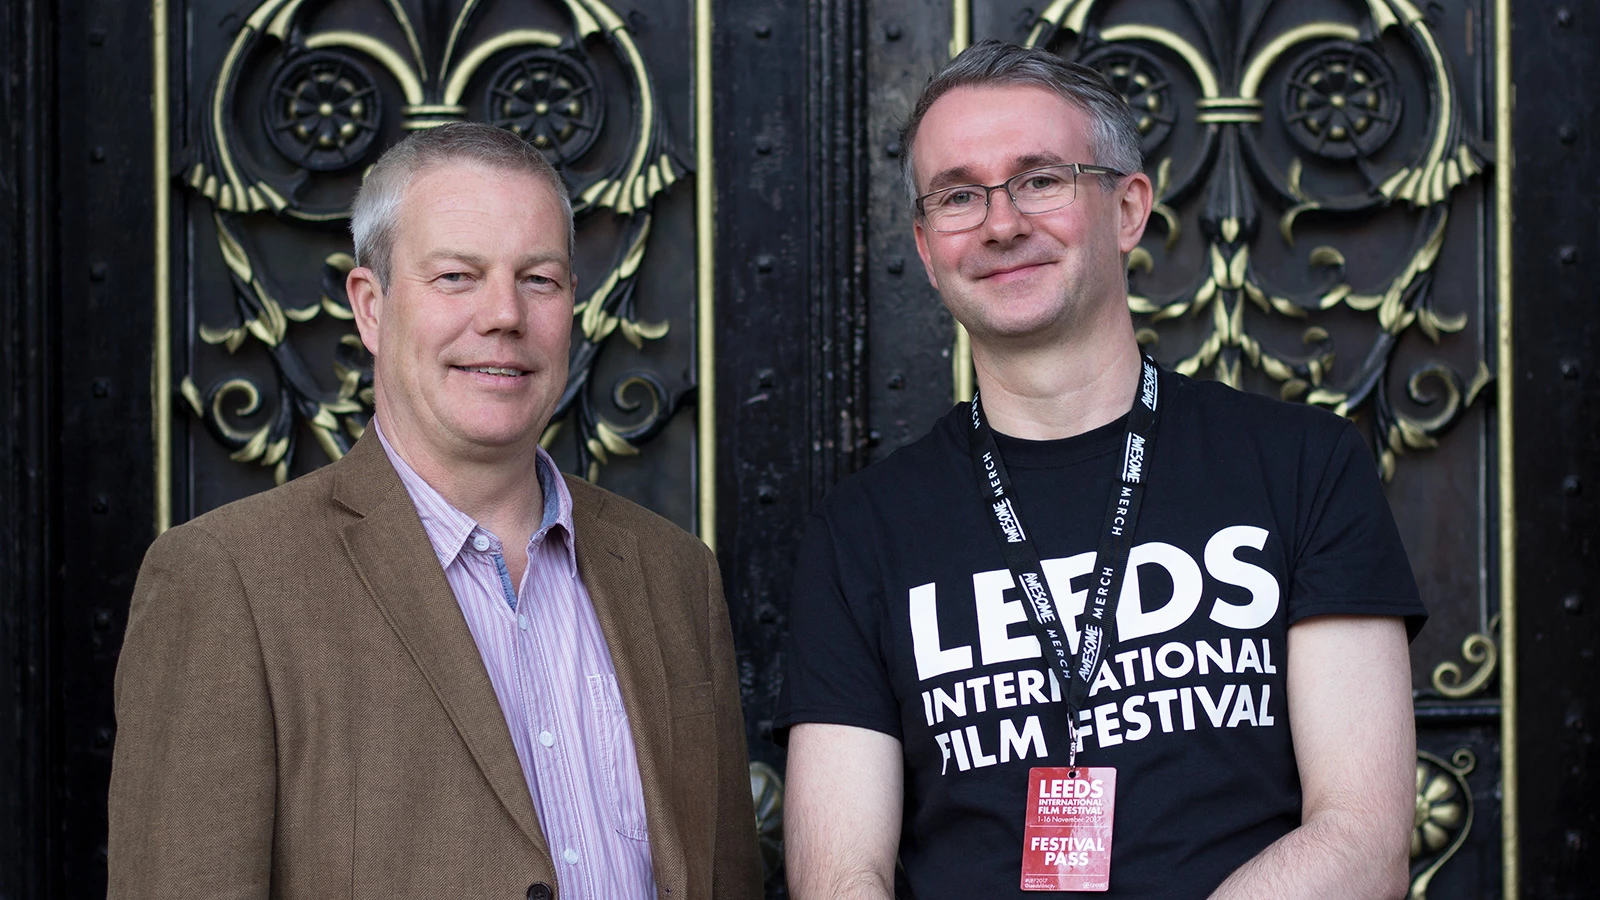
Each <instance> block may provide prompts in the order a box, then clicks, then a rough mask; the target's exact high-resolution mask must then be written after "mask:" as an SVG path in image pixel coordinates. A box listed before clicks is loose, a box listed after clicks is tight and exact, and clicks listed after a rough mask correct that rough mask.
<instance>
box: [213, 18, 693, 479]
mask: <svg viewBox="0 0 1600 900" xmlns="http://www.w3.org/2000/svg"><path fill="white" fill-rule="evenodd" d="M549 2H550V5H551V6H552V9H554V10H556V11H559V12H561V13H564V14H565V17H566V19H567V21H568V23H569V25H570V31H569V32H568V33H565V34H562V33H557V32H556V31H551V30H547V29H543V28H532V27H517V28H509V29H502V30H500V31H498V32H495V33H480V32H483V31H484V29H482V28H479V27H478V23H480V22H482V21H484V17H485V12H486V10H487V8H488V7H490V6H492V5H493V3H494V0H469V2H466V3H464V4H463V5H462V6H461V7H460V9H459V11H458V12H457V14H456V16H455V19H454V21H453V22H452V23H451V24H450V26H449V31H448V35H449V36H448V40H447V41H445V42H444V43H443V50H442V52H439V55H438V58H437V59H430V58H429V56H428V55H427V53H425V52H424V49H423V48H424V47H425V46H432V47H437V46H438V42H432V43H430V42H428V41H424V40H422V39H421V37H419V34H418V31H417V29H416V27H415V26H414V25H413V23H412V21H411V18H410V16H409V14H408V13H407V11H406V6H405V5H404V4H402V3H400V2H399V0H387V2H386V3H385V5H384V10H385V13H384V14H386V15H388V16H389V17H390V18H391V19H392V22H393V24H394V25H395V26H397V28H398V31H399V34H400V35H401V36H402V37H403V40H402V41H401V42H400V43H398V44H394V43H390V42H389V40H388V39H386V38H384V37H379V36H377V35H375V34H369V33H366V32H364V31H360V30H352V29H350V28H342V29H331V30H319V28H318V23H319V22H320V21H323V18H322V13H323V12H324V11H325V9H324V7H327V6H329V5H330V4H328V3H321V4H310V3H307V2H305V0H262V2H260V3H259V4H258V5H257V6H256V7H255V8H254V9H253V10H252V11H251V12H250V13H249V14H248V15H247V16H246V17H245V19H244V24H243V25H242V26H241V27H240V28H239V30H238V32H237V33H236V34H235V35H234V36H233V40H232V43H231V45H230V47H229V49H228V52H227V53H226V55H225V56H224V58H223V61H222V63H221V65H220V67H219V69H218V71H217V73H216V76H215V79H214V80H213V82H212V87H211V91H210V95H209V96H208V98H207V100H206V103H205V104H204V110H205V114H204V116H203V117H202V118H201V119H200V120H199V121H197V122H196V123H195V125H196V129H195V130H196V135H195V140H194V142H193V143H194V146H195V150H194V151H193V154H192V156H191V157H190V159H189V160H188V162H187V164H186V165H185V166H183V167H182V170H183V172H184V175H183V179H182V180H183V182H184V183H185V184H186V185H187V186H188V187H189V188H190V189H192V190H193V191H194V192H195V193H196V194H198V195H199V196H201V197H204V198H205V199H206V200H207V201H208V202H209V204H210V205H211V207H212V217H211V220H212V223H213V224H214V227H215V234H216V246H217V249H218V251H219V253H220V254H221V257H222V259H223V261H224V262H225V263H226V266H227V269H228V272H229V274H230V277H231V280H232V285H233V295H234V301H235V307H236V309H237V313H238V318H237V320H236V322H235V323H234V324H232V325H229V326H225V327H214V326H212V325H210V324H204V323H203V324H200V325H199V326H198V327H197V333H198V336H199V338H200V339H201V340H202V341H203V342H205V343H208V344H213V345H220V346H222V347H223V348H224V349H226V350H227V352H228V353H230V354H233V353H236V352H238V351H240V350H241V349H242V348H243V347H244V345H245V344H246V343H247V342H249V341H252V340H254V341H256V342H258V343H259V344H260V345H261V346H262V347H263V348H264V349H265V350H266V351H267V354H268V355H269V357H270V359H271V361H272V364H273V369H274V373H275V376H276V379H277V382H278V384H277V385H276V388H277V389H276V390H275V391H274V390H263V389H262V388H263V386H260V385H252V386H251V389H250V390H251V392H252V393H251V394H250V396H252V397H254V398H255V399H254V400H252V402H250V403H247V404H245V405H244V406H242V407H240V408H238V409H235V410H234V411H233V413H232V417H233V419H235V420H236V419H239V418H244V417H248V416H249V415H251V414H253V413H256V412H257V411H258V410H260V409H262V407H263V404H262V403H261V398H262V397H263V396H270V397H273V398H274V399H275V400H276V404H275V409H274V411H273V413H272V415H271V420H270V421H269V422H267V423H266V424H265V425H262V426H260V427H259V428H255V429H248V428H240V427H238V426H237V425H236V424H234V422H232V421H230V420H229V419H228V417H226V416H224V414H223V407H222V406H221V401H222V400H223V399H224V398H225V397H228V396H232V395H234V394H236V393H238V392H240V391H241V390H243V388H242V387H241V383H243V382H247V381H248V380H247V379H243V378H242V377H239V376H230V377H228V378H226V379H223V380H221V381H220V382H219V383H217V384H213V385H211V386H210V387H208V388H205V389H201V388H200V387H199V386H197V385H196V384H195V383H194V382H193V380H192V379H189V378H185V379H184V381H183V384H182V394H183V396H184V397H185V398H186V399H187V400H188V402H189V406H190V408H191V410H192V411H193V412H194V414H195V415H196V416H197V417H199V418H200V419H201V421H202V422H204V423H205V425H206V427H207V429H208V430H209V431H210V432H211V434H212V435H213V437H214V438H216V439H217V440H218V441H219V442H221V443H223V444H224V445H225V446H227V447H229V448H230V450H231V451H232V456H231V458H233V459H235V460H239V461H250V462H256V463H259V464H261V465H264V466H268V467H271V468H272V470H273V472H274V475H275V477H276V478H277V480H278V481H280V482H281V481H283V480H284V479H285V478H286V477H287V474H288V471H289V467H290V465H291V464H292V462H293V459H294V452H295V435H296V433H297V432H298V431H299V430H300V428H301V426H305V427H307V428H309V429H310V431H311V433H312V434H313V435H314V436H315V438H316V439H317V442H318V444H319V445H320V446H321V447H322V449H323V450H324V452H325V453H326V455H327V456H328V457H329V458H330V459H337V458H338V457H339V456H341V455H343V453H344V452H345V451H347V450H348V449H349V446H350V443H351V441H352V440H353V439H354V438H355V437H358V436H359V435H360V434H361V432H362V431H363V430H364V428H365V425H366V422H367V420H368V418H369V417H370V415H371V404H372V389H371V387H372V383H371V373H370V360H369V359H368V358H367V357H366V356H365V354H364V351H363V350H362V348H361V345H360V342H359V340H358V339H356V338H355V337H354V335H352V334H346V335H344V337H343V338H341V340H340V345H339V347H338V359H337V361H336V363H335V364H334V368H333V374H334V376H335V377H336V379H337V381H338V386H337V387H336V388H334V389H331V390H330V389H327V388H325V387H324V386H323V385H322V384H321V383H320V381H319V379H318V378H316V377H315V376H314V375H313V374H312V372H311V369H310V367H309V366H308V365H307V364H306V363H305V362H304V360H303V358H302V356H301V354H300V352H299V350H298V348H297V347H296V346H295V344H294V341H293V340H292V338H291V331H292V327H293V325H294V324H296V323H303V322H308V321H310V320H312V319H314V318H316V317H317V316H318V315H322V314H326V315H328V316H329V317H331V318H334V319H337V320H344V321H348V320H350V319H351V318H352V315H351V313H350V310H349V304H348V300H347V298H346V297H345V296H344V287H343V280H344V275H345V274H346V273H347V272H348V271H349V270H350V268H351V267H352V266H353V265H354V260H353V259H351V257H350V255H349V254H348V253H335V254H333V255H331V256H329V257H328V258H327V259H326V260H325V261H324V265H323V269H324V271H323V278H322V288H323V290H322V296H321V297H320V298H319V299H318V300H317V301H315V302H312V303H308V304H304V305H301V306H298V307H296V306H293V305H290V304H287V303H284V302H282V299H281V293H282V292H281V291H279V290H277V289H276V288H274V287H273V281H274V280H275V279H272V278H270V277H269V276H268V273H266V272H264V271H263V267H262V264H261V263H260V261H259V259H258V258H257V254H256V252H255V251H254V250H253V248H252V246H251V242H250V240H249V239H248V238H247V237H246V234H245V228H246V223H247V218H248V217H249V216H252V215H256V214H263V215H272V216H275V217H277V218H278V219H280V220H282V221H284V222H287V223H290V224H309V223H322V222H339V221H342V220H344V219H347V218H348V216H349V198H350V197H351V196H353V192H351V191H350V190H349V189H348V187H349V186H350V185H352V184H353V180H352V177H351V176H353V175H359V174H360V172H361V171H362V169H361V167H362V166H363V165H365V164H368V163H370V162H371V160H372V159H374V158H375V157H376V155H377V151H378V150H379V149H381V148H380V147H378V146H376V144H375V141H374V137H375V135H376V133H377V130H378V128H379V126H380V125H381V123H382V121H383V117H384V111H383V103H382V95H383V91H382V90H381V89H380V86H379V84H378V79H379V78H387V79H388V80H389V81H390V82H391V83H392V86H393V89H395V90H397V91H398V93H399V94H400V96H401V97H402V98H403V101H404V103H403V105H402V107H401V109H400V117H401V118H400V123H399V124H400V127H401V128H402V129H404V130H417V129H423V128H431V127H436V126H438V125H441V124H444V123H446V122H450V121H459V120H462V119H464V118H466V117H467V116H468V115H469V112H470V111H471V110H472V109H478V108H479V107H476V106H473V104H474V103H476V102H478V101H477V99H476V98H478V95H480V94H481V95H482V98H481V100H482V103H481V110H480V112H481V114H482V117H483V118H484V119H486V120H487V121H489V122H491V123H493V124H495V125H498V126H500V127H503V128H506V129H507V130H509V131H512V132H513V133H515V134H517V135H518V136H520V137H522V138H524V139H525V140H527V141H529V142H530V143H531V144H533V145H534V146H535V147H537V148H538V149H540V150H541V151H542V152H543V153H544V154H545V155H546V156H547V158H549V159H550V160H551V162H552V163H553V164H554V165H555V166H556V167H557V169H558V170H560V171H561V172H562V175H563V177H564V178H565V179H566V180H567V183H568V184H569V185H570V190H571V194H572V198H573V208H574V212H575V214H576V215H577V217H578V219H579V226H580V233H581V231H582V226H583V223H584V222H586V221H588V220H589V219H590V217H592V216H593V215H594V214H596V213H597V212H598V211H600V210H602V209H604V210H607V211H609V214H610V216H611V217H613V218H614V220H616V221H617V222H619V223H620V235H621V236H620V241H619V245H618V249H617V251H616V253H615V255H614V257H613V259H612V261H611V263H610V265H609V266H608V267H607V268H606V269H605V270H604V271H603V273H602V274H601V275H600V276H599V277H598V278H594V279H593V280H591V279H590V277H589V276H588V274H585V276H584V279H583V280H584V282H585V283H594V284H598V287H597V288H596V289H594V290H593V291H591V292H590V293H588V294H587V296H585V297H584V298H582V299H581V302H579V303H578V304H577V305H576V309H575V323H574V324H575V329H574V331H575V333H574V338H573V352H572V357H571V360H570V375H569V380H568V385H567V389H566V391H565V392H564V393H563V395H562V397H561V400H560V403H559V405H558V407H557V409H556V412H555V416H554V418H553V419H552V426H551V429H550V430H549V431H548V432H547V434H546V438H547V439H548V438H553V437H554V436H555V433H556V430H557V424H558V423H560V422H562V421H566V422H570V423H571V425H572V428H571V429H570V430H571V431H572V432H573V436H574V438H575V448H576V454H577V457H578V463H579V471H582V472H585V473H586V474H587V475H588V477H590V478H593V477H595V475H596V473H597V471H598V466H599V465H600V464H602V463H604V462H605V461H606V460H607V459H608V458H609V457H610V456H617V455H634V454H637V453H638V452H639V447H640V446H641V445H642V444H643V443H645V442H647V441H648V440H650V439H652V438H653V437H655V436H656V435H657V434H659V433H660V432H661V430H662V429H663V428H664V427H665V425H666V422H667V421H668V420H669V419H670V418H671V417H672V416H673V415H674V414H675V413H676V412H677V410H678V409H679V408H681V407H682V406H683V405H684V403H685V401H686V400H687V399H688V398H689V396H690V395H691V394H692V392H693V386H692V385H684V386H681V387H676V388H674V387H670V386H669V385H668V383H667V382H666V380H665V379H663V378H661V377H660V376H658V375H655V374H653V373H650V372H641V371H636V370H635V371H629V372H626V373H624V374H623V375H622V376H621V377H620V378H619V379H618V380H617V382H616V384H615V387H614V389H613V392H612V393H613V395H614V397H615V398H616V404H617V406H618V409H620V410H621V411H622V412H625V413H627V412H633V411H636V410H645V412H644V413H643V416H644V418H643V419H642V421H639V422H636V423H634V424H630V425H626V426H623V425H617V424H614V423H611V422H607V421H604V420H602V418H601V417H600V416H599V415H598V414H597V413H596V411H595V410H594V401H593V398H592V396H591V395H592V392H593V391H594V390H595V389H596V388H597V386H596V385H595V384H593V378H594V367H595V364H596V361H597V360H598V358H599V357H600V355H601V352H602V350H603V349H604V348H605V347H606V346H607V345H608V343H609V339H610V338H611V337H612V336H613V335H614V334H620V335H621V336H622V337H623V338H624V339H625V340H626V341H627V342H628V343H629V344H631V345H632V346H633V347H635V348H642V347H643V346H644V344H645V342H646V341H653V340H659V339H660V338H662V337H664V336H665V335H666V334H667V332H668V329H669V324H668V323H666V322H643V321H639V320H638V318H637V317H636V315H635V313H634V308H635V298H636V294H637V278H638V274H639V269H640V265H641V263H642V261H643V259H644V257H645V254H646V252H647V250H648V244H649V238H650V233H651V220H652V213H653V206H654V203H655V199H656V197H657V196H659V195H660V194H662V193H663V192H665V191H667V190H668V189H670V188H671V187H672V185H673V184H675V183H676V182H678V181H679V180H681V179H682V177H683V176H684V175H686V174H688V173H689V171H690V169H689V167H688V165H687V164H686V163H684V162H683V161H681V160H680V158H679V155H678V153H677V151H676V150H675V149H674V147H673V145H672V141H671V139H670V137H669V134H668V131H667V128H666V123H665V117H664V115H663V114H662V106H661V102H660V99H659V98H658V96H657V89H656V86H655V82H654V80H653V78H652V75H651V73H650V71H649V68H648V67H647V66H646V64H645V60H644V56H643V54H642V53H641V51H640V49H639V47H638V45H637V44H636V43H635V41H634V38H633V35H632V34H631V33H630V31H629V27H628V25H627V23H626V22H625V21H624V20H623V19H622V18H621V16H619V15H618V14H617V13H616V12H615V11H614V10H613V9H612V8H611V7H610V6H608V5H607V4H606V2H605V0H549ZM600 49H604V50H606V51H608V52H609V53H610V54H611V55H613V56H614V57H615V59H616V60H617V61H618V62H620V64H621V69H622V71H623V72H624V74H625V76H626V77H627V79H628V86H629V99H630V102H631V106H630V112H631V119H630V120H629V124H628V126H627V127H628V132H627V134H628V137H627V140H626V141H625V142H624V143H623V147H622V150H621V152H620V153H619V154H618V155H617V158H616V159H614V160H612V161H611V162H609V163H604V164H602V165H600V166H599V167H595V166H593V165H588V166H586V167H585V168H583V169H582V170H579V169H577V168H571V167H569V164H571V163H574V162H576V161H577V160H579V159H580V158H584V157H586V156H587V155H590V153H591V150H592V148H593V147H594V146H595V145H596V140H595V138H596V137H597V135H598V133H599V131H600V129H601V128H602V127H603V125H604V107H605V98H604V96H603V92H602V87H603V86H602V85H601V84H600V82H599V80H598V76H596V75H595V69H594V68H593V67H592V66H591V65H590V63H589V61H588V60H589V57H590V55H591V53H592V52H594V51H596V50H600ZM496 61H500V62H499V68H498V71H491V70H490V68H489V66H490V64H491V63H494V62H496ZM264 68H265V69H270V72H269V77H268V78H266V79H265V83H266V84H267V85H268V90H267V91H266V96H265V99H264V100H262V101H261V105H262V110H261V113H262V120H263V128H264V129H265V132H266V135H267V137H268V138H269V140H270V145H271V147H272V148H273V149H274V150H275V151H276V152H277V154H278V155H279V156H280V157H281V159H279V160H274V161H263V160H260V159H255V158H252V156H251V153H250V152H249V151H248V150H247V149H246V148H245V144H246V141H245V139H244V137H243V135H244V133H245V129H244V128H243V127H242V126H241V123H240V121H239V112H238V109H236V107H238V106H241V105H242V104H244V103H245V102H246V97H247V96H248V93H247V92H248V90H249V85H250V84H251V83H253V81H252V75H251V73H252V72H254V71H259V70H262V69H264ZM254 80H256V81H259V80H261V79H259V78H256V79H254ZM469 93H470V96H469ZM615 144H616V142H611V144H610V145H608V146H614V145H615ZM268 162H270V163H271V164H268ZM284 162H287V163H288V164H289V165H290V167H291V168H292V172H291V173H290V174H287V175H285V174H282V170H283V163H284ZM324 174H333V175H342V176H343V181H341V182H337V183H336V186H337V184H344V185H346V187H345V188H344V189H343V190H344V193H343V195H342V196H343V197H344V199H343V200H342V201H341V202H338V203H335V204H333V205H331V206H330V205H329V201H328V199H327V198H328V197H329V196H330V193H329V191H327V190H321V191H319V190H316V189H314V188H313V185H314V184H315V183H316V179H317V178H318V177H319V176H322V175H324ZM336 194H337V190H335V195H336ZM640 386H643V388H644V389H645V390H646V391H647V392H648V394H649V400H650V402H649V403H648V404H645V403H637V402H634V403H624V402H623V395H624V393H625V392H627V391H629V390H630V389H637V388H639V387H640Z"/></svg>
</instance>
